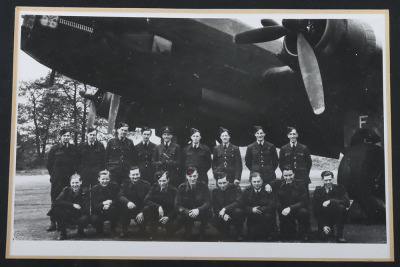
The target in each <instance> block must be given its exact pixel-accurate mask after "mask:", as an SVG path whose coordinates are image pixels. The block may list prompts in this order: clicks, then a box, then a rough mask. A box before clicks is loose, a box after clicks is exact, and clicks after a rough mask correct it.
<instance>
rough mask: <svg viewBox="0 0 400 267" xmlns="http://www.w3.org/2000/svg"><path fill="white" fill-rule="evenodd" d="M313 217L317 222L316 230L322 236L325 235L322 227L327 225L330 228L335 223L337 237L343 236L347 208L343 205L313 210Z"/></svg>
mask: <svg viewBox="0 0 400 267" xmlns="http://www.w3.org/2000/svg"><path fill="white" fill-rule="evenodd" d="M315 218H316V219H317V222H318V231H319V232H320V234H321V235H322V236H323V237H325V236H326V234H325V232H324V231H323V227H324V226H329V227H330V228H331V229H332V226H333V225H336V235H337V237H343V228H344V224H345V222H346V220H347V209H346V207H345V206H344V205H341V204H338V205H334V206H330V205H328V206H327V207H322V208H320V209H318V210H316V211H315Z"/></svg>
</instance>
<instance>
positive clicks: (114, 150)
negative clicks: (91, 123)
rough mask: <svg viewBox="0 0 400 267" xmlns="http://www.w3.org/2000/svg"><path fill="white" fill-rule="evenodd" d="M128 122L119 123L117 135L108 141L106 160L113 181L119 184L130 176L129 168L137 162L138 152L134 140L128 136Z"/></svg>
mask: <svg viewBox="0 0 400 267" xmlns="http://www.w3.org/2000/svg"><path fill="white" fill-rule="evenodd" d="M128 127H129V126H128V124H126V123H123V122H119V123H118V124H117V137H115V138H112V139H110V140H109V141H108V143H107V147H106V156H105V161H106V165H107V170H108V171H109V172H110V174H111V177H110V178H111V181H112V182H115V183H117V184H119V185H121V184H122V182H123V181H124V179H126V178H127V177H128V174H129V169H130V167H131V166H133V165H135V164H136V161H137V154H136V151H135V147H134V145H133V141H132V140H131V139H129V138H127V137H126V136H127V134H128Z"/></svg>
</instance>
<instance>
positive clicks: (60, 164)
mask: <svg viewBox="0 0 400 267" xmlns="http://www.w3.org/2000/svg"><path fill="white" fill-rule="evenodd" d="M70 139H71V130H69V129H65V128H64V129H61V130H60V143H59V144H56V145H54V146H52V147H51V149H50V151H49V154H48V156H47V164H46V168H47V170H48V171H49V174H50V183H51V191H50V196H51V204H52V206H53V205H54V202H55V200H56V199H57V197H58V195H59V194H60V193H61V191H62V190H63V188H64V187H66V186H68V185H69V184H70V177H71V176H72V175H73V174H74V173H75V172H76V171H77V169H78V161H77V160H78V152H77V149H76V147H75V146H74V145H72V144H70V143H69V141H70ZM50 222H51V225H50V227H49V228H48V229H47V231H49V232H51V231H55V230H57V225H56V220H55V218H54V216H50Z"/></svg>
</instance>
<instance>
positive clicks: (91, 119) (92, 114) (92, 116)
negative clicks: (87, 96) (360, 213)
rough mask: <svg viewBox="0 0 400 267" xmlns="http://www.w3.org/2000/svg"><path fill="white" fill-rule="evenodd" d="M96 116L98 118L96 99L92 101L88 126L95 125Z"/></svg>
mask: <svg viewBox="0 0 400 267" xmlns="http://www.w3.org/2000/svg"><path fill="white" fill-rule="evenodd" d="M95 118H96V105H95V104H94V101H91V102H90V109H89V115H88V123H87V128H90V127H93V124H94V119H95Z"/></svg>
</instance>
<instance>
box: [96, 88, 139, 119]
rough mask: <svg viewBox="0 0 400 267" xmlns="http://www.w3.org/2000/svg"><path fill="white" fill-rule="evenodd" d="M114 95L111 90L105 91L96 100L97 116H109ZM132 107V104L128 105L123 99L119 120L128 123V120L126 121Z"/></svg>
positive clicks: (120, 105)
mask: <svg viewBox="0 0 400 267" xmlns="http://www.w3.org/2000/svg"><path fill="white" fill-rule="evenodd" d="M112 95H113V94H112V93H109V92H106V93H103V94H101V95H100V96H99V97H98V99H97V100H96V101H95V106H96V115H97V116H100V117H102V118H106V119H107V118H108V117H109V112H110V107H111V99H112ZM131 109H132V107H131V106H130V105H128V104H127V103H124V102H123V101H120V103H119V107H118V115H117V121H124V122H126V123H129V122H128V121H126V118H127V114H129V112H130V111H131Z"/></svg>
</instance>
